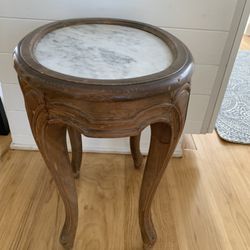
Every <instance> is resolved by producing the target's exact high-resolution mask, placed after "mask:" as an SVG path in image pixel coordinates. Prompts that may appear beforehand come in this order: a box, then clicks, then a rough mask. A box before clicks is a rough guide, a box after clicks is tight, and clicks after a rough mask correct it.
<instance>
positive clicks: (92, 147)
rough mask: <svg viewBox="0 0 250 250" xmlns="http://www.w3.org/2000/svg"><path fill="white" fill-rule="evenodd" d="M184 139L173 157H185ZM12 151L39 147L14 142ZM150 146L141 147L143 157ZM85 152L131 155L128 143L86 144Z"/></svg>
mask: <svg viewBox="0 0 250 250" xmlns="http://www.w3.org/2000/svg"><path fill="white" fill-rule="evenodd" d="M182 140H183V139H182V138H181V139H180V141H179V143H178V145H177V147H176V149H175V151H174V154H173V157H177V158H180V157H182V156H183V151H182ZM10 148H11V149H15V150H35V151H36V150H38V148H37V146H36V145H35V144H19V143H15V142H12V143H11V145H10ZM68 148H69V151H71V147H70V144H69V143H68ZM147 148H148V145H145V144H142V145H141V152H142V154H143V155H147V154H148V149H147ZM83 152H89V153H109V154H130V149H129V145H128V143H127V145H126V146H124V145H123V146H120V147H117V145H116V146H112V145H111V146H107V143H105V142H104V143H103V145H98V144H97V143H95V142H94V143H92V144H90V143H88V144H86V143H85V142H84V150H83Z"/></svg>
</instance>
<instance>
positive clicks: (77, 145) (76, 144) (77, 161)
mask: <svg viewBox="0 0 250 250" xmlns="http://www.w3.org/2000/svg"><path fill="white" fill-rule="evenodd" d="M68 132H69V138H70V143H71V148H72V160H71V167H72V170H73V175H74V177H75V178H76V179H77V178H79V176H80V168H81V163H82V137H81V134H80V133H79V132H78V131H77V130H75V129H74V128H68Z"/></svg>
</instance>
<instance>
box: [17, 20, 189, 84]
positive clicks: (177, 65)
mask: <svg viewBox="0 0 250 250" xmlns="http://www.w3.org/2000/svg"><path fill="white" fill-rule="evenodd" d="M81 24H110V25H121V26H127V27H131V28H136V29H140V30H142V31H146V32H149V33H151V34H153V35H155V36H157V37H158V38H160V39H161V40H162V41H163V42H165V43H166V45H167V46H168V47H169V48H170V50H171V52H172V55H173V62H172V64H171V65H170V66H169V67H168V68H166V69H164V70H162V71H159V72H157V73H154V74H150V75H145V76H140V77H135V78H123V79H93V78H82V77H76V76H71V75H66V74H62V73H59V72H56V71H53V70H51V69H49V68H46V67H45V66H43V65H42V64H40V63H39V62H38V61H37V60H36V58H35V55H34V53H33V50H34V47H35V45H36V44H37V43H38V42H39V41H40V40H41V39H42V38H43V37H44V36H45V35H46V34H48V33H49V32H52V31H54V30H57V29H60V28H63V27H68V26H73V25H81ZM14 54H15V56H17V57H18V58H19V59H21V60H22V62H24V63H25V64H26V66H28V67H29V68H30V69H31V70H34V71H36V72H37V73H38V74H39V73H40V74H42V75H41V77H44V76H46V77H48V78H52V79H56V80H61V81H63V82H64V83H66V82H71V83H76V84H77V83H78V84H81V85H82V84H86V85H97V86H105V85H110V86H125V85H131V84H142V83H147V82H152V81H157V80H161V79H164V78H169V77H171V76H173V75H175V74H176V73H178V72H179V71H181V70H182V69H183V67H185V65H186V66H188V64H190V61H191V60H190V57H191V54H190V52H189V51H188V49H187V48H186V47H185V45H184V44H183V43H182V42H181V41H179V40H178V39H177V38H176V37H174V36H173V35H171V34H170V33H168V32H166V31H165V30H162V29H159V28H157V27H155V26H152V25H150V24H145V23H142V22H137V21H131V20H125V19H114V18H80V19H66V20H61V21H56V22H52V23H49V24H47V25H44V26H41V27H39V28H38V29H36V30H34V31H33V32H31V33H29V34H28V35H26V36H25V37H24V38H23V40H21V41H20V43H19V44H18V46H17V48H16V50H15V53H14ZM26 68H27V67H26Z"/></svg>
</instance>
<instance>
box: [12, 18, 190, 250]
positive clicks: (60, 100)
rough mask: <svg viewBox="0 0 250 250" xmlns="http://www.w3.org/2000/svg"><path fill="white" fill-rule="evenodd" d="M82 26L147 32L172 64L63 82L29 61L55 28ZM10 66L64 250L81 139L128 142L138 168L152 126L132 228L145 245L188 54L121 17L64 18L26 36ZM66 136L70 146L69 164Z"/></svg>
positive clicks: (73, 222) (149, 242)
mask: <svg viewBox="0 0 250 250" xmlns="http://www.w3.org/2000/svg"><path fill="white" fill-rule="evenodd" d="M82 23H105V24H113V25H126V26H129V27H134V28H138V29H141V30H144V31H147V32H150V33H152V34H154V35H156V36H158V37H159V38H161V39H162V40H163V41H164V42H165V43H166V44H167V45H168V46H169V47H170V49H171V51H172V53H173V57H174V61H173V63H172V65H171V66H170V67H169V68H167V69H165V70H163V71H161V72H158V73H156V74H152V75H148V76H143V77H137V78H132V79H121V80H94V79H83V78H78V77H73V76H68V75H64V74H60V73H58V72H54V71H52V70H49V69H47V68H45V67H43V66H42V65H40V64H39V63H38V62H37V61H36V59H35V58H34V56H33V48H34V46H35V44H36V42H37V41H39V39H41V37H43V36H44V35H45V34H47V33H48V32H50V31H52V30H54V29H57V28H60V27H64V26H69V25H75V24H82ZM14 62H15V69H16V71H17V73H18V78H19V82H20V86H21V89H22V92H23V95H24V99H25V105H26V110H27V113H28V117H29V122H30V126H31V129H32V132H33V136H34V138H35V141H36V143H37V145H38V148H39V150H40V152H41V154H42V156H43V158H44V160H45V162H46V165H47V166H48V168H49V170H50V172H51V174H52V176H53V178H54V180H55V182H56V185H57V188H58V190H59V193H60V195H61V197H62V199H63V202H64V206H65V212H66V218H65V223H64V226H63V229H62V233H61V237H60V241H61V243H62V244H63V246H64V247H65V249H71V248H72V247H73V244H74V239H75V234H76V230H77V223H78V201H77V193H76V187H75V180H74V177H75V178H77V177H78V176H79V172H80V166H81V156H82V142H81V134H84V135H86V136H89V137H98V138H116V137H125V136H129V137H130V146H131V153H132V156H133V159H134V165H135V167H136V168H139V167H140V165H141V163H142V155H141V153H140V148H139V144H140V133H141V131H142V130H143V129H144V128H145V127H147V126H149V125H150V126H151V142H150V150H149V154H148V158H147V162H146V166H145V170H144V175H143V180H142V184H141V191H140V200H139V223H140V228H141V234H142V239H143V242H144V249H148V248H150V247H152V246H153V245H154V243H155V241H156V232H155V229H154V226H153V223H152V219H151V203H152V200H153V197H154V194H155V191H156V189H157V186H158V184H159V182H160V180H161V177H162V175H163V173H164V171H165V169H166V167H167V164H168V162H169V159H170V158H171V156H172V153H173V151H174V149H175V146H176V144H177V142H178V139H179V137H180V135H181V133H182V131H183V127H184V122H185V119H186V113H187V106H188V101H189V96H190V79H191V75H192V68H193V63H192V56H191V54H190V52H189V50H188V49H187V48H186V46H185V45H184V44H183V43H182V42H180V41H179V40H178V39H177V38H175V37H174V36H172V35H171V34H169V33H167V32H165V31H163V30H161V29H158V28H156V27H154V26H151V25H148V24H144V23H139V22H134V21H128V20H120V19H100V18H94V19H71V20H64V21H59V22H55V23H50V24H48V25H45V26H43V27H41V28H39V29H37V30H35V31H34V32H32V33H30V34H29V35H27V36H26V37H25V38H24V39H23V40H22V41H21V42H20V43H19V44H18V46H17V48H16V50H15V52H14ZM66 131H68V132H69V136H70V141H71V145H72V152H73V153H72V160H71V162H70V158H69V155H68V151H67V145H66Z"/></svg>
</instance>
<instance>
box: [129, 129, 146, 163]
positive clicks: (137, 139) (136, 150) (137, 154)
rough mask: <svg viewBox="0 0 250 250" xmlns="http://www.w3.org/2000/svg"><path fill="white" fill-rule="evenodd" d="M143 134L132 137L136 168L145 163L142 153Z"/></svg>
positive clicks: (132, 151) (131, 146)
mask: <svg viewBox="0 0 250 250" xmlns="http://www.w3.org/2000/svg"><path fill="white" fill-rule="evenodd" d="M140 138H141V133H140V134H139V135H136V136H131V137H130V151H131V154H132V157H133V160H134V165H135V168H139V167H140V166H141V164H142V161H143V156H142V154H141V151H140Z"/></svg>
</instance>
